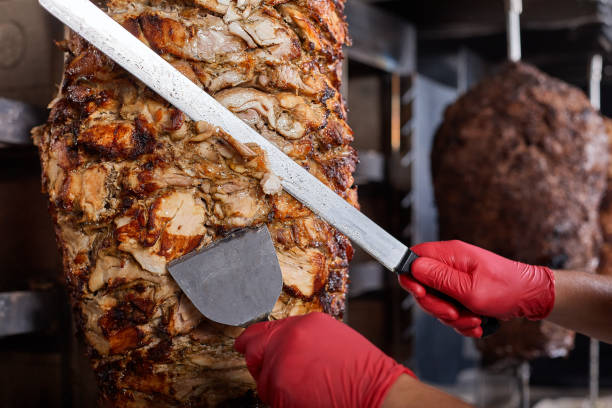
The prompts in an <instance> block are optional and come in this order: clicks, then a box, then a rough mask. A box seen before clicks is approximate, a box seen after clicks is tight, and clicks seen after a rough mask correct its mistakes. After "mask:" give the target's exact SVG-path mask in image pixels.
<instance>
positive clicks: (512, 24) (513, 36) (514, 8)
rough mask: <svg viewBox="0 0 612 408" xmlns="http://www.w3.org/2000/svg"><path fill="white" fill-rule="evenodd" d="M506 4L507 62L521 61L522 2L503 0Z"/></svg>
mask: <svg viewBox="0 0 612 408" xmlns="http://www.w3.org/2000/svg"><path fill="white" fill-rule="evenodd" d="M505 3H506V36H507V39H508V60H510V61H514V62H516V61H520V60H521V22H520V15H521V13H522V11H523V2H522V0H505Z"/></svg>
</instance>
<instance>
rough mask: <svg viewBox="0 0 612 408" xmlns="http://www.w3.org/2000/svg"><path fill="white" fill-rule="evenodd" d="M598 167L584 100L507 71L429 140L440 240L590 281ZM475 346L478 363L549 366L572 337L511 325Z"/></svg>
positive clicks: (593, 115) (604, 155) (597, 144)
mask: <svg viewBox="0 0 612 408" xmlns="http://www.w3.org/2000/svg"><path fill="white" fill-rule="evenodd" d="M607 165H608V136H607V134H606V128H605V125H604V118H602V117H601V115H600V114H599V113H598V112H597V111H596V110H595V109H594V108H593V107H592V106H591V104H590V102H589V100H588V98H587V97H586V96H585V95H584V93H583V92H582V91H580V90H579V89H577V88H574V87H572V86H569V85H567V84H565V83H563V82H561V81H559V80H557V79H554V78H551V77H549V76H547V75H545V74H544V73H542V72H540V71H538V70H537V69H536V68H534V67H532V66H529V65H526V64H507V65H506V66H504V67H503V68H502V69H501V70H500V71H499V72H498V73H497V74H496V75H494V76H492V77H490V78H488V79H485V80H484V81H483V82H481V83H480V84H478V85H477V86H476V87H475V88H473V89H472V90H470V91H469V92H467V94H465V95H464V96H462V97H461V98H459V99H458V100H457V101H456V102H455V103H454V104H453V105H451V106H450V107H449V108H448V109H447V110H446V112H445V116H444V122H443V124H442V125H441V127H440V129H439V130H438V132H437V134H436V138H435V142H434V147H433V152H432V172H433V178H434V188H435V197H436V203H437V206H438V210H439V221H440V237H441V239H461V240H464V241H467V242H470V243H472V244H475V245H478V246H481V247H483V248H486V249H488V250H491V251H493V252H495V253H498V254H500V255H503V256H505V257H508V258H510V259H514V260H517V261H521V262H525V263H530V264H538V265H546V266H549V267H551V268H554V269H574V270H580V271H589V272H594V271H595V270H596V268H597V265H598V257H599V250H600V246H601V242H602V238H601V237H602V235H601V230H600V221H599V206H600V202H601V198H602V196H603V193H604V190H605V186H606V174H607ZM479 345H480V347H481V348H482V349H483V352H484V357H485V361H495V360H498V359H502V358H514V359H519V360H523V359H533V358H536V357H541V356H547V357H559V356H564V355H567V353H568V352H569V350H570V349H571V347H572V345H573V333H572V332H570V331H568V330H566V329H562V328H560V327H558V326H556V325H553V324H552V323H548V322H545V321H543V322H529V321H526V320H516V321H512V322H508V323H505V324H503V325H502V328H501V330H500V331H499V332H498V333H497V334H495V335H493V336H490V337H489V338H487V339H484V340H481V341H480V342H479Z"/></svg>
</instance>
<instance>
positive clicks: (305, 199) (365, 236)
mask: <svg viewBox="0 0 612 408" xmlns="http://www.w3.org/2000/svg"><path fill="white" fill-rule="evenodd" d="M40 4H41V5H42V6H43V7H44V8H46V9H47V10H48V11H49V12H50V13H51V14H53V15H54V16H55V17H57V18H58V19H60V20H61V21H62V22H64V23H65V24H66V25H67V26H69V27H70V28H72V29H73V30H75V31H76V32H77V33H79V34H80V35H81V36H83V37H84V38H85V39H87V40H88V41H89V42H91V43H92V44H93V45H95V46H96V47H98V48H99V49H100V50H101V51H102V52H104V53H105V54H107V55H108V56H109V57H110V58H112V59H113V60H114V61H115V62H117V63H118V64H119V65H121V66H122V67H123V68H125V69H126V70H128V71H129V72H130V73H132V74H133V75H134V76H136V77H138V78H139V79H140V80H141V81H143V82H144V83H145V84H147V85H148V86H149V87H150V88H151V89H153V90H154V91H155V92H157V93H158V94H159V95H160V96H162V97H163V98H165V99H166V100H167V101H168V102H170V103H172V104H173V105H174V106H176V107H177V108H178V109H180V110H182V111H183V112H185V113H186V114H187V115H189V116H190V117H191V118H192V119H193V120H205V121H207V122H209V123H211V124H213V125H215V126H218V127H219V128H221V129H223V130H224V131H225V132H227V133H228V134H230V135H231V136H232V137H234V138H235V139H236V140H238V141H240V142H242V143H256V144H258V145H259V146H261V148H262V149H263V150H265V151H266V153H267V156H268V160H269V162H270V169H271V170H272V171H273V172H274V173H275V174H276V175H277V176H278V177H279V178H280V179H281V183H282V186H283V188H284V189H285V191H287V192H288V193H289V194H291V195H292V196H293V197H295V198H296V199H297V200H299V201H300V202H302V203H303V204H304V205H306V206H307V207H308V208H310V209H311V210H312V211H313V212H314V213H316V214H317V215H319V216H320V217H321V218H323V219H324V220H326V221H327V222H329V223H330V224H332V225H333V226H334V227H336V228H337V229H338V230H339V231H340V232H342V233H343V234H345V235H346V236H348V237H349V238H350V239H351V240H352V241H353V242H354V243H355V244H357V245H359V246H360V247H361V248H363V249H364V250H365V251H366V252H368V253H369V254H370V255H372V256H373V257H374V258H376V259H377V260H378V261H379V262H381V263H382V264H383V265H384V266H385V267H387V268H388V269H390V270H393V269H394V268H395V266H397V265H398V264H399V261H400V260H401V259H402V256H403V255H404V252H405V251H406V249H407V248H406V247H405V246H404V245H403V244H402V243H401V242H399V241H398V240H396V239H395V238H394V237H393V236H391V235H390V234H389V233H387V232H386V231H385V230H383V229H382V228H380V227H379V226H378V225H376V224H375V223H374V222H372V221H371V220H370V219H369V218H368V217H366V216H365V215H363V214H362V213H361V212H359V211H358V210H356V209H355V208H354V207H352V206H351V205H350V204H348V203H347V202H346V201H344V200H343V199H342V198H340V197H339V196H338V195H337V194H335V193H334V192H333V191H332V190H330V189H329V188H328V187H327V186H325V185H324V184H323V183H321V182H320V181H319V180H318V179H317V178H315V177H314V176H312V175H311V174H310V173H308V172H307V171H306V170H304V169H303V168H302V167H301V166H300V165H298V164H297V163H295V162H294V161H293V160H291V159H290V158H288V157H287V156H286V155H285V154H284V153H282V152H281V151H280V150H279V149H278V148H277V147H276V146H275V145H273V144H272V143H271V142H269V141H268V140H267V139H265V138H264V137H262V136H261V135H259V134H258V133H257V132H256V131H254V130H253V129H251V128H250V127H249V126H248V125H247V124H246V123H244V122H242V121H241V120H240V119H238V118H237V117H236V116H235V115H234V114H233V113H231V112H230V111H228V110H227V109H225V108H224V107H223V106H222V105H221V104H219V103H218V102H217V101H215V100H214V99H213V98H212V97H211V96H209V95H208V94H207V93H206V92H204V91H203V90H201V89H200V88H199V87H198V86H196V85H195V84H194V83H192V82H191V81H190V80H189V79H187V78H186V77H185V76H183V75H182V74H181V73H180V72H179V71H177V70H176V69H174V68H173V67H172V66H171V65H170V64H168V63H167V62H166V61H165V60H163V59H162V58H161V57H160V56H158V55H157V54H156V53H155V52H154V51H152V50H151V49H149V48H148V47H147V46H146V45H144V44H143V43H141V42H140V41H139V40H138V39H137V38H136V37H134V36H132V35H131V34H130V33H129V32H128V31H126V30H125V29H124V28H123V27H121V26H120V25H119V24H118V23H117V22H115V21H114V20H113V19H111V18H110V17H108V16H107V15H106V14H105V13H104V12H103V11H101V10H100V9H98V8H97V7H96V6H94V5H93V4H92V3H90V2H89V1H87V0H40Z"/></svg>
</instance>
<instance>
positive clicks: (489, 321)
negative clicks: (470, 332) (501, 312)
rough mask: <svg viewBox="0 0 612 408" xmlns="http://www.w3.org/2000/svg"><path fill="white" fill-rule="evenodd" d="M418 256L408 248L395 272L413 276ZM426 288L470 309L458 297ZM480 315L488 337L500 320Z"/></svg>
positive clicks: (435, 294)
mask: <svg viewBox="0 0 612 408" xmlns="http://www.w3.org/2000/svg"><path fill="white" fill-rule="evenodd" d="M418 257H419V256H418V255H417V254H415V253H414V252H412V251H411V250H410V249H408V251H407V252H406V255H405V256H404V258H403V259H402V261H401V262H400V264H399V265H398V266H397V267H396V268H395V272H396V273H397V274H398V275H407V276H410V277H412V271H411V267H412V263H413V262H414V261H415V259H417V258H418ZM426 288H427V292H429V293H430V294H432V295H434V296H435V297H437V298H440V299H442V300H445V301H447V302H448V303H450V304H452V305H453V306H455V307H456V308H457V309H459V310H468V309H467V308H466V307H465V306H463V305H462V304H461V303H459V302H458V301H457V300H456V299H453V298H452V297H450V296H448V295H447V294H445V293H442V292H440V291H438V290H436V289H432V288H430V287H426ZM478 317H480V319H481V323H480V327H482V337H487V336H489V335H491V334H493V333H495V332H496V331H497V330H498V329H499V320H497V319H496V318H494V317H488V316H478Z"/></svg>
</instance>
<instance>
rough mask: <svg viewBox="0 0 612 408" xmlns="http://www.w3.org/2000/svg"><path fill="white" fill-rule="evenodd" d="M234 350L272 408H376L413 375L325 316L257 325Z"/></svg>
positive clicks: (260, 396) (303, 317) (317, 315)
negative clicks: (403, 377)
mask: <svg viewBox="0 0 612 408" xmlns="http://www.w3.org/2000/svg"><path fill="white" fill-rule="evenodd" d="M235 348H236V350H238V351H239V352H240V353H243V354H245V357H246V363H247V367H248V369H249V372H250V373H251V375H253V377H254V378H255V380H256V381H257V393H258V394H259V398H261V400H262V401H263V402H264V403H267V404H270V405H271V406H272V407H273V408H279V407H281V408H284V407H291V408H293V407H296V408H297V407H305V408H306V407H307V408H331V407H334V408H336V407H337V408H340V407H346V408H359V407H364V408H370V407H372V408H377V407H379V406H380V405H381V404H382V402H383V400H384V397H385V395H386V393H387V391H388V390H389V388H391V385H393V383H394V382H395V381H396V380H397V378H398V377H399V376H400V375H401V374H404V373H406V374H409V375H412V376H414V374H412V372H411V371H410V370H408V369H407V368H406V367H404V366H403V365H401V364H398V363H396V362H395V361H394V360H393V359H392V358H390V357H389V356H387V355H386V354H384V353H383V352H382V351H380V350H379V349H378V348H376V347H375V346H374V345H373V344H372V343H370V342H369V341H368V340H366V339H365V338H364V337H363V336H362V335H360V334H359V333H357V332H356V331H354V330H353V329H351V328H350V327H348V326H346V325H344V324H342V323H340V322H338V321H337V320H335V319H333V318H332V317H330V316H329V315H326V314H323V313H311V314H308V315H304V316H295V317H289V318H287V319H284V320H276V321H271V322H264V323H257V324H254V325H252V326H250V327H249V328H248V329H246V330H245V331H244V333H242V335H241V336H240V337H238V338H237V339H236V344H235Z"/></svg>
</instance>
